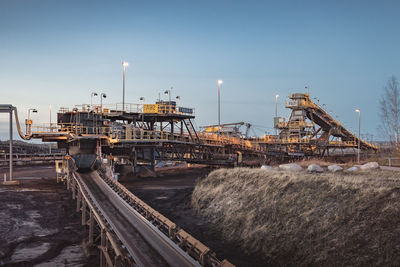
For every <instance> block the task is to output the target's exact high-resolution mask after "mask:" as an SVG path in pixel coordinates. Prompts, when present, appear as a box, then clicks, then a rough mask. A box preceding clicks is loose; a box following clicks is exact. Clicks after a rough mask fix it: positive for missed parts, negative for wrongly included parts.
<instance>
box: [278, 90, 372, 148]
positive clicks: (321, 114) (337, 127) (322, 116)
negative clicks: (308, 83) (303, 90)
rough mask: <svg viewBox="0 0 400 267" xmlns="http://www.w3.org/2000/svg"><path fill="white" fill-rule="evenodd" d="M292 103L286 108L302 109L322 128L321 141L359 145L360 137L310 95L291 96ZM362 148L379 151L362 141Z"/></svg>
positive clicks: (289, 102) (288, 103)
mask: <svg viewBox="0 0 400 267" xmlns="http://www.w3.org/2000/svg"><path fill="white" fill-rule="evenodd" d="M289 99H290V101H288V102H287V104H286V107H288V108H291V109H293V110H299V109H302V110H304V111H305V114H306V116H307V118H308V119H309V120H311V121H312V122H314V123H315V124H316V125H318V126H319V127H320V130H319V131H320V132H321V135H320V139H321V140H323V141H325V140H329V137H330V136H334V137H337V138H340V139H341V141H342V142H343V144H346V142H347V143H354V144H358V137H357V136H356V135H355V134H353V133H352V132H350V131H349V130H347V129H346V128H344V127H343V125H342V124H341V123H340V122H339V121H337V120H335V119H334V118H332V116H331V115H329V113H328V112H326V111H325V110H324V109H323V108H322V107H321V106H319V105H318V104H316V103H314V102H313V101H311V99H310V96H309V94H291V95H290V96H289ZM360 148H361V149H367V150H377V149H378V147H377V146H375V145H373V144H370V143H368V142H366V141H364V140H362V139H361V140H360Z"/></svg>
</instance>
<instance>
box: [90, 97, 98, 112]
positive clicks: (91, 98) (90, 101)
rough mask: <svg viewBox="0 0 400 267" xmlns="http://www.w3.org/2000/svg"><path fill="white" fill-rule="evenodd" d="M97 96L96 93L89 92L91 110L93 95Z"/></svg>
mask: <svg viewBox="0 0 400 267" xmlns="http://www.w3.org/2000/svg"><path fill="white" fill-rule="evenodd" d="M94 96H97V93H91V94H90V108H91V109H92V110H93V97H94Z"/></svg>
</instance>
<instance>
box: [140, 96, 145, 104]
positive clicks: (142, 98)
mask: <svg viewBox="0 0 400 267" xmlns="http://www.w3.org/2000/svg"><path fill="white" fill-rule="evenodd" d="M139 100H140V101H143V104H144V101H145V98H144V97H143V96H142V97H141V98H139Z"/></svg>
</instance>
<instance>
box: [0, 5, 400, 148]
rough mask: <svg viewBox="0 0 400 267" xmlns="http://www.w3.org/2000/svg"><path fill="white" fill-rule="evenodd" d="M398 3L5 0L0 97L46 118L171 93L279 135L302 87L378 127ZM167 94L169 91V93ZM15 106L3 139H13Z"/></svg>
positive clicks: (394, 68) (211, 114)
mask: <svg viewBox="0 0 400 267" xmlns="http://www.w3.org/2000/svg"><path fill="white" fill-rule="evenodd" d="M399 3H400V2H399V1H349V0H348V1H54V0H52V1H41V0H35V1H32V0H31V1H18V0H10V1H8V0H2V1H0V90H1V97H0V103H1V104H13V105H15V106H17V108H18V109H19V115H20V117H21V119H24V118H25V117H26V115H27V110H28V108H37V109H38V110H39V113H38V114H35V115H33V117H32V118H33V119H34V123H45V122H48V121H49V105H50V104H51V105H52V107H53V122H54V121H55V119H56V115H55V111H56V110H58V108H59V107H73V106H74V105H76V104H82V103H90V93H91V92H97V93H102V92H104V93H106V94H107V96H108V97H107V99H106V100H105V103H116V102H122V65H121V62H122V61H123V60H124V61H127V62H129V63H130V65H129V67H128V68H127V70H126V102H129V103H140V101H139V98H140V97H142V96H143V97H145V99H146V102H147V103H153V102H154V101H155V100H156V99H157V98H158V93H159V92H161V91H164V90H165V89H169V88H170V87H173V88H174V89H173V90H172V94H173V97H175V96H176V95H179V96H181V98H182V101H181V103H182V105H183V106H188V107H194V108H195V109H196V124H197V125H198V126H200V125H205V124H214V123H216V122H217V80H218V79H222V80H223V81H224V83H223V85H222V94H221V99H222V101H221V120H222V122H223V123H227V122H237V121H245V122H250V123H252V124H255V125H257V129H256V130H257V134H259V135H261V134H263V132H264V131H269V132H270V133H272V132H273V130H272V125H273V116H274V110H275V104H274V101H275V94H279V95H280V97H279V99H278V105H279V109H278V111H279V115H285V116H287V115H288V114H289V112H288V110H286V109H285V108H284V102H285V98H286V96H287V95H288V94H290V93H294V92H305V90H304V87H305V86H308V87H309V91H310V93H311V97H316V98H318V99H319V101H320V103H321V104H322V103H323V104H326V106H327V110H328V111H332V112H333V114H334V117H337V118H338V119H339V120H340V121H341V122H342V123H344V125H345V126H348V128H351V130H353V131H354V130H356V129H357V115H356V113H355V109H356V108H359V109H360V110H361V114H362V115H361V116H362V123H361V130H362V133H370V134H373V135H374V138H375V139H381V136H380V135H379V130H378V127H379V116H378V114H377V113H378V104H379V98H380V96H381V94H382V91H383V87H384V85H385V84H386V82H387V80H388V78H389V77H390V76H391V75H396V76H397V77H398V78H400V53H399V48H400V34H399V33H400V32H399V29H400V15H399V11H400V4H399ZM163 98H164V99H167V97H166V96H164V95H163ZM99 101H100V100H99V98H95V102H96V103H98V102H99ZM7 120H8V117H7V115H6V114H2V115H0V138H1V140H5V139H8V134H7V131H8V130H7V129H8V125H7Z"/></svg>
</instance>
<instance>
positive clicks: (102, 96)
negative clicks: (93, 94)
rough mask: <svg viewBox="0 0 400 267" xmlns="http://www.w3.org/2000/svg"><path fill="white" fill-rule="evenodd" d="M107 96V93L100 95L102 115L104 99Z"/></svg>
mask: <svg viewBox="0 0 400 267" xmlns="http://www.w3.org/2000/svg"><path fill="white" fill-rule="evenodd" d="M106 97H107V95H106V94H105V93H101V95H100V109H101V114H103V98H106Z"/></svg>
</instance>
